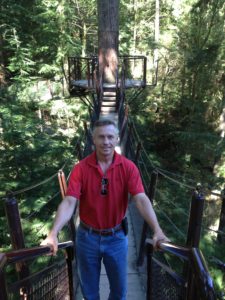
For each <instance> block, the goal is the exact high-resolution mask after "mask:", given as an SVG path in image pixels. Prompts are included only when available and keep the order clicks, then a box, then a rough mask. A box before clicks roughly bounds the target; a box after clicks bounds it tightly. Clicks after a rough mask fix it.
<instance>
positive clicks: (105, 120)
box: [92, 118, 119, 134]
mask: <svg viewBox="0 0 225 300" xmlns="http://www.w3.org/2000/svg"><path fill="white" fill-rule="evenodd" d="M107 125H113V126H114V127H115V131H116V134H119V129H118V127H117V125H116V123H115V122H114V121H113V120H112V119H109V118H101V119H99V120H97V121H95V123H94V126H93V131H92V132H93V134H94V131H95V129H96V128H98V127H102V126H107Z"/></svg>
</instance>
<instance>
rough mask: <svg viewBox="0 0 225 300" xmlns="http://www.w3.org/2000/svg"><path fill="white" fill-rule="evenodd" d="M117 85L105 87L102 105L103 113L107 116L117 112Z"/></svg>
mask: <svg viewBox="0 0 225 300" xmlns="http://www.w3.org/2000/svg"><path fill="white" fill-rule="evenodd" d="M116 103H117V99H116V87H114V86H104V87H103V97H102V105H101V112H100V113H101V115H102V116H106V115H108V114H110V113H116V110H117V108H116Z"/></svg>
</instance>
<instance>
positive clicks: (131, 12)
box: [0, 0, 225, 295]
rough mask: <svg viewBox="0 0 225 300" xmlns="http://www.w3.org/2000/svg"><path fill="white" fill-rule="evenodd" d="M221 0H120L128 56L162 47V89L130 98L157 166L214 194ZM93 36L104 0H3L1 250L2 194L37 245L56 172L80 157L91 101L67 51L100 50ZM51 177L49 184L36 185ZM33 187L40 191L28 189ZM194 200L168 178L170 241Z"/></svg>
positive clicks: (220, 158)
mask: <svg viewBox="0 0 225 300" xmlns="http://www.w3.org/2000/svg"><path fill="white" fill-rule="evenodd" d="M223 2H224V1H223V0H199V1H196V0H166V1H158V0H132V1H131V0H121V1H120V32H119V53H120V54H121V55H123V54H124V55H146V56H147V58H148V64H149V65H150V66H151V65H152V63H153V56H154V53H155V51H156V49H157V53H158V59H159V70H158V84H157V86H156V87H155V88H154V89H146V90H145V92H144V94H142V95H141V97H139V98H137V99H136V100H135V101H133V102H129V97H126V102H127V104H128V105H129V110H130V116H131V117H132V119H133V121H134V123H135V125H136V128H137V131H138V133H139V135H140V137H141V139H142V143H143V147H144V149H145V151H146V153H147V154H148V158H149V161H150V163H151V164H153V165H155V166H157V167H160V168H162V169H164V170H167V174H168V176H172V177H173V178H176V181H177V180H178V181H180V182H182V183H183V184H184V183H185V184H189V185H192V186H196V185H197V183H199V182H200V183H202V184H203V186H204V188H205V189H207V190H208V191H209V190H210V191H212V190H213V191H216V192H217V193H220V192H221V191H222V190H223V189H224V187H225V185H224V178H225V150H224V149H225V147H224V146H225V139H224V135H225V73H224V4H223ZM157 5H159V14H160V22H159V28H158V29H159V31H158V32H159V36H158V38H157V39H156V37H155V29H156V26H157V24H156V23H155V13H156V7H157ZM97 36H98V34H97V3H96V1H93V0H90V1H84V0H70V1H65V0H61V1H60V0H36V1H30V0H19V1H18V0H17V1H16V0H7V1H5V0H1V10H0V84H1V88H0V104H1V105H0V134H1V139H0V170H1V173H0V196H1V197H2V198H1V202H0V203H1V206H0V241H1V243H0V244H1V245H0V246H1V247H2V249H4V250H5V249H9V248H10V245H11V243H10V236H9V232H8V228H7V223H6V219H5V213H4V205H3V197H4V196H5V193H6V192H9V191H19V192H18V193H17V194H18V195H17V200H18V202H19V207H20V212H21V218H22V220H23V224H22V225H23V229H24V231H25V239H26V245H28V246H30V245H36V244H39V242H40V240H41V239H42V238H43V237H44V236H45V234H46V232H47V230H48V228H49V226H50V224H51V221H52V218H53V215H54V214H53V212H54V211H55V208H56V206H57V204H58V202H59V199H60V197H59V195H58V194H57V193H56V191H57V190H58V185H57V179H56V178H55V174H56V172H57V171H58V170H59V169H60V168H61V167H62V166H65V168H64V170H65V172H66V174H67V175H68V174H69V170H70V169H71V166H72V165H73V164H74V163H75V161H76V160H77V157H75V156H74V148H75V146H76V143H77V142H80V140H82V134H83V125H82V124H83V121H84V120H86V121H88V120H89V115H88V108H87V107H86V106H85V105H84V104H82V103H81V102H80V100H79V98H75V97H73V98H72V97H70V96H69V93H68V89H67V84H68V79H67V71H68V66H67V57H68V56H88V55H92V54H97V49H98V41H97ZM146 133H147V134H146ZM65 162H66V165H65ZM48 179H49V180H48ZM43 181H45V183H46V184H44V185H40V186H39V185H38V184H37V183H39V182H43ZM34 185H37V186H36V188H35V189H30V190H29V189H27V187H32V186H34ZM20 191H21V192H20ZM55 193H56V194H55ZM190 198H191V193H190V190H188V189H185V188H184V185H182V184H181V185H175V183H172V182H170V183H165V184H163V185H162V186H161V188H160V192H159V195H158V196H157V199H156V200H157V203H158V204H159V206H160V209H162V210H161V211H160V209H158V211H157V213H158V214H159V218H160V221H161V222H162V224H163V226H164V227H165V228H166V231H167V233H168V234H169V235H170V236H171V237H172V239H174V242H180V243H184V240H185V238H184V236H185V231H186V228H187V219H188V217H187V214H186V212H187V209H188V207H189V205H190ZM206 200H207V204H206V207H205V212H204V226H205V229H206V230H203V233H202V244H201V249H202V250H203V253H204V255H205V256H206V258H207V261H208V262H209V264H210V271H211V272H212V275H213V277H214V279H215V284H216V287H217V288H218V289H219V290H220V291H221V293H223V292H224V274H223V273H222V272H221V271H220V270H218V269H216V268H215V265H213V259H214V258H217V259H220V260H223V261H224V260H225V255H224V253H223V252H224V251H221V249H222V248H221V247H222V245H221V244H220V243H218V241H217V238H216V234H214V232H213V230H214V229H215V230H216V229H218V222H219V213H220V210H221V203H222V202H221V198H220V197H218V198H217V197H212V196H210V195H209V196H207V198H206ZM171 202H172V203H171ZM163 209H164V210H165V211H166V213H167V214H168V216H169V217H170V220H173V222H174V223H175V224H174V226H175V228H177V229H178V228H180V229H181V231H183V233H182V232H181V233H182V234H180V235H181V236H180V238H179V237H178V238H177V232H176V230H177V229H175V228H174V226H172V227H171V228H170V227H169V225H168V220H167V219H165V215H163ZM156 210H157V208H156ZM183 215H184V216H186V217H185V219H186V221H184V218H183V217H182V216H183ZM207 228H210V230H207ZM223 246H224V245H223ZM221 295H222V294H221Z"/></svg>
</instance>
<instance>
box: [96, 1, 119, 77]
mask: <svg viewBox="0 0 225 300" xmlns="http://www.w3.org/2000/svg"><path fill="white" fill-rule="evenodd" d="M118 37H119V0H98V56H99V70H100V75H102V76H103V81H104V82H110V83H115V81H116V76H117V68H118Z"/></svg>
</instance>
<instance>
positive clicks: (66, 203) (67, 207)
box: [41, 196, 77, 254]
mask: <svg viewBox="0 0 225 300" xmlns="http://www.w3.org/2000/svg"><path fill="white" fill-rule="evenodd" d="M76 202H77V199H76V198H74V197H72V196H66V197H65V198H64V199H63V201H62V202H61V203H60V205H59V207H58V209H57V212H56V217H55V221H54V224H53V227H52V229H51V231H50V232H49V234H48V236H47V238H46V239H45V240H44V241H43V242H42V243H41V245H43V246H44V245H51V246H52V248H53V254H56V252H57V250H58V238H57V235H58V233H59V231H60V230H61V229H62V228H63V226H64V225H65V224H66V223H67V222H68V221H69V220H70V218H71V217H72V214H73V211H74V208H75V205H76Z"/></svg>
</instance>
